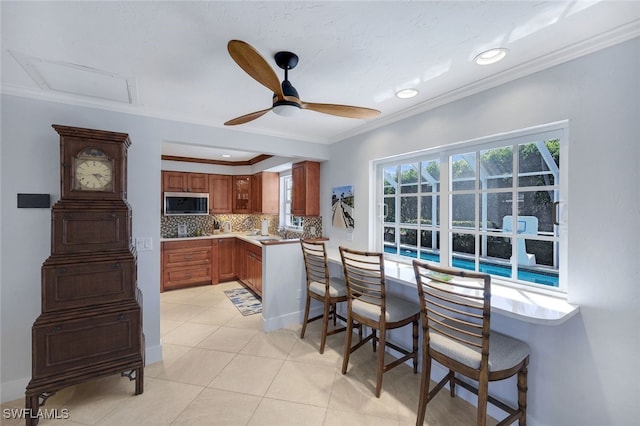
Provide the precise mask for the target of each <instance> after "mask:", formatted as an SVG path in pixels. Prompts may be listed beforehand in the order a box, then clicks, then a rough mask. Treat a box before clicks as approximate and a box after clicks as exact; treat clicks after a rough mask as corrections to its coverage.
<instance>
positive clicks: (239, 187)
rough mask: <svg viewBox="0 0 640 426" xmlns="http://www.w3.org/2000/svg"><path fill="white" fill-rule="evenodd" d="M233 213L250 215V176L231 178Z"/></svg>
mask: <svg viewBox="0 0 640 426" xmlns="http://www.w3.org/2000/svg"><path fill="white" fill-rule="evenodd" d="M232 194H233V208H232V211H233V213H251V176H233V192H232Z"/></svg>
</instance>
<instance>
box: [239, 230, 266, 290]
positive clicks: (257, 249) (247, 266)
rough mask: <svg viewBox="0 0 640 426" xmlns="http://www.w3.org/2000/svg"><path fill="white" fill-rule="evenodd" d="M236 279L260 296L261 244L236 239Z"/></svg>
mask: <svg viewBox="0 0 640 426" xmlns="http://www.w3.org/2000/svg"><path fill="white" fill-rule="evenodd" d="M237 243H238V247H237V251H236V253H237V259H238V263H237V270H238V280H240V281H241V282H242V283H243V284H244V285H246V286H247V287H249V288H250V289H251V290H252V291H253V292H254V293H256V294H257V295H258V296H262V246H257V245H255V244H252V243H249V242H246V241H241V240H238V242H237Z"/></svg>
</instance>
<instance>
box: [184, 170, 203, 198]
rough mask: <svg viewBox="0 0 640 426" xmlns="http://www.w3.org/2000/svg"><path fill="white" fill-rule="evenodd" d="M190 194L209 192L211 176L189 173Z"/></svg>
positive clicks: (188, 186) (188, 188) (188, 185)
mask: <svg viewBox="0 0 640 426" xmlns="http://www.w3.org/2000/svg"><path fill="white" fill-rule="evenodd" d="M186 175H187V191H188V192H204V193H207V192H209V175H207V174H206V173H187V174H186Z"/></svg>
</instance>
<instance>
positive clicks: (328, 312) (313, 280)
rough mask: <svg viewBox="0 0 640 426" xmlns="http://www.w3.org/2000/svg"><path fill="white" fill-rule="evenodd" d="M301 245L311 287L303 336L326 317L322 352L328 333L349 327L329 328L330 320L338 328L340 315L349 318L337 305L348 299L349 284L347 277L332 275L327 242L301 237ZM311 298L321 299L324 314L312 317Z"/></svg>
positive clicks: (304, 319) (321, 346)
mask: <svg viewBox="0 0 640 426" xmlns="http://www.w3.org/2000/svg"><path fill="white" fill-rule="evenodd" d="M300 246H301V248H302V255H303V257H304V266H305V272H306V289H307V292H306V293H307V294H306V301H305V308H304V318H303V320H302V330H300V338H301V339H304V335H305V333H306V331H307V324H308V323H310V322H313V321H316V320H319V319H322V334H321V336H320V353H321V354H322V353H324V347H325V344H326V341H327V336H331V335H333V334H336V333H341V332H343V331H345V330H346V327H339V328H334V329H333V330H329V320H333V326H334V327H336V325H337V319H338V318H340V319H341V320H343V321H346V319H345V318H344V317H342V316H340V315H339V314H338V312H337V304H338V303H340V302H346V301H347V287H346V284H345V282H344V280H342V279H340V278H337V277H330V276H329V267H328V263H327V252H326V248H325V245H324V243H323V242H320V241H312V240H304V239H301V240H300ZM311 299H314V300H317V301H319V302H320V303H322V306H323V310H322V314H321V315H317V316H315V317H313V318H309V311H310V309H311Z"/></svg>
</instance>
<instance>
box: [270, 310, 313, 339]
mask: <svg viewBox="0 0 640 426" xmlns="http://www.w3.org/2000/svg"><path fill="white" fill-rule="evenodd" d="M321 314H322V306H320V307H315V308H311V310H310V311H309V318H313V317H314V316H316V315H321ZM303 317H304V311H297V312H292V313H288V314H286V315H281V316H279V317H274V318H268V319H265V318H264V317H262V331H264V332H267V333H268V332H270V331H274V330H278V329H281V328H286V327H290V326H292V325H300V324H302V318H303Z"/></svg>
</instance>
